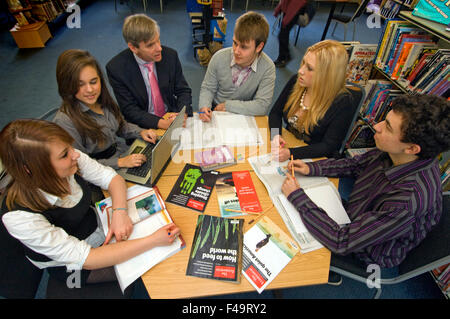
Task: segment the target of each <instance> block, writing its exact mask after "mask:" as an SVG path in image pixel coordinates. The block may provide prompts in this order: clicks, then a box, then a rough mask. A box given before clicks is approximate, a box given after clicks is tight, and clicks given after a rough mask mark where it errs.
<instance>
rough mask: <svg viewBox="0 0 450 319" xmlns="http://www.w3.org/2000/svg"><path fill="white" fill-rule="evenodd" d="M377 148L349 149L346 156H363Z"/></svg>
mask: <svg viewBox="0 0 450 319" xmlns="http://www.w3.org/2000/svg"><path fill="white" fill-rule="evenodd" d="M374 149H375V147H362V148H348V149H346V150H345V155H346V156H347V157H348V158H352V157H355V156H358V155H363V154H365V153H367V152H369V151H371V150H374Z"/></svg>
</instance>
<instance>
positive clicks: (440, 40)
mask: <svg viewBox="0 0 450 319" xmlns="http://www.w3.org/2000/svg"><path fill="white" fill-rule="evenodd" d="M396 1H397V0H396ZM397 2H399V3H402V4H403V5H404V2H401V1H397ZM411 9H412V8H411ZM396 17H397V18H401V19H403V20H405V21H407V22H409V23H411V24H412V25H414V26H416V27H418V28H420V29H422V30H424V31H426V32H427V33H428V34H430V35H431V36H433V38H434V39H435V41H436V44H437V47H438V48H440V49H449V48H450V45H449V44H450V31H447V30H446V26H445V25H444V24H440V23H437V22H433V21H431V20H427V19H423V18H420V17H417V16H414V15H413V14H412V11H399V12H398V14H397V15H396ZM386 21H387V20H386ZM373 69H374V71H375V72H372V75H371V78H373V77H376V76H375V74H376V73H378V74H381V75H382V77H381V78H383V79H384V80H387V81H389V82H391V83H392V84H393V85H394V86H395V88H396V89H399V90H401V91H402V92H403V93H407V94H416V93H417V92H415V91H414V90H411V88H408V87H406V86H405V85H404V82H401V81H397V80H395V79H392V77H391V74H388V73H386V72H385V71H384V70H382V69H381V68H380V67H377V65H376V64H374V66H373ZM378 78H379V77H378ZM444 155H446V156H444V157H445V158H448V157H449V155H448V152H446V154H444ZM441 268H442V269H436V270H433V271H432V272H431V275H432V277H433V278H434V279H435V281H436V283H437V284H438V286H439V288H440V289H441V290H442V292H443V294H444V296H445V297H446V298H447V299H448V298H449V287H448V285H449V283H448V277H449V276H448V273H449V269H450V266H449V265H447V266H445V267H441ZM443 277H445V278H443Z"/></svg>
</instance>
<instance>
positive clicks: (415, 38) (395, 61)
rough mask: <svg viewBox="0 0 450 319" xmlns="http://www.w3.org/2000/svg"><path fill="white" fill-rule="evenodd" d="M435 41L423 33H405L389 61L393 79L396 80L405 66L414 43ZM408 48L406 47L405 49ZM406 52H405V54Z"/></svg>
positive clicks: (390, 73)
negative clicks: (398, 73) (397, 74)
mask: <svg viewBox="0 0 450 319" xmlns="http://www.w3.org/2000/svg"><path fill="white" fill-rule="evenodd" d="M432 41H433V40H432V38H431V36H430V35H428V34H423V33H415V32H411V33H405V34H402V35H400V38H399V42H398V45H397V48H396V50H395V51H394V54H393V56H392V59H391V60H390V61H389V72H388V74H389V75H390V76H391V79H395V77H396V75H395V74H396V73H397V72H398V71H399V68H400V66H401V65H403V63H404V61H405V60H406V57H407V54H408V53H409V50H410V48H411V44H412V43H414V42H422V43H424V42H425V43H426V42H429V43H431V42H432ZM405 46H406V47H405ZM403 51H404V52H403Z"/></svg>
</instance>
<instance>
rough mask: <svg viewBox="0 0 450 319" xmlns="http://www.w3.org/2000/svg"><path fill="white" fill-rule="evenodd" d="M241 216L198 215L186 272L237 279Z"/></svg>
mask: <svg viewBox="0 0 450 319" xmlns="http://www.w3.org/2000/svg"><path fill="white" fill-rule="evenodd" d="M243 225H244V220H242V219H230V218H222V217H216V216H210V215H199V216H198V219H197V226H196V229H195V234H194V239H193V241H192V248H191V252H190V254H189V263H188V267H187V269H186V275H188V276H195V277H201V278H209V279H217V280H222V281H228V282H234V283H239V282H240V280H241V278H240V274H241V269H242V268H241V267H242V237H243V235H242V234H243Z"/></svg>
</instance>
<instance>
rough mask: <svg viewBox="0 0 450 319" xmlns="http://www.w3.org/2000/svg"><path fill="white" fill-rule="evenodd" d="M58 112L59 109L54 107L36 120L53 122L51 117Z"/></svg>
mask: <svg viewBox="0 0 450 319" xmlns="http://www.w3.org/2000/svg"><path fill="white" fill-rule="evenodd" d="M58 110H59V107H54V108H52V109H50V110H48V111H47V112H45V113H44V114H42V115H41V116H39V117H38V119H40V120H47V121H51V120H53V117H54V116H55V114H56V112H58Z"/></svg>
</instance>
